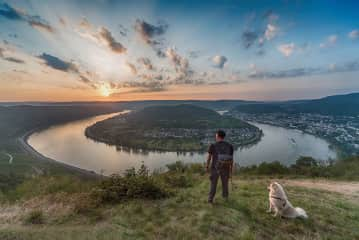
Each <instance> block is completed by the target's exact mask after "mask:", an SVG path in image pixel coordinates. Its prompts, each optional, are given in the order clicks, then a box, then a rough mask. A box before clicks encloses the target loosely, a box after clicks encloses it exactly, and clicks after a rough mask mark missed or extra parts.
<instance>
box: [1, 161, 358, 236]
mask: <svg viewBox="0 0 359 240" xmlns="http://www.w3.org/2000/svg"><path fill="white" fill-rule="evenodd" d="M357 160H358V159H357ZM169 169H170V171H169V172H167V173H161V174H155V175H148V172H147V170H146V168H141V169H139V170H138V171H135V170H129V171H128V172H127V174H126V175H125V176H112V177H111V178H106V179H103V180H101V181H83V180H80V179H78V178H74V177H64V176H58V177H55V176H42V177H36V178H33V179H32V180H29V181H27V182H24V183H23V184H21V185H19V186H18V187H17V188H16V189H15V190H13V191H10V192H8V193H7V194H6V195H3V197H2V199H3V203H2V205H0V206H1V208H0V216H1V218H0V239H4V240H7V239H9V240H10V239H24V240H32V239H34V240H35V239H36V240H47V239H49V240H50V239H51V240H56V239H74V240H82V239H87V240H92V239H96V240H97V239H98V240H100V239H106V240H111V239H308V240H309V239H358V238H359V229H358V227H357V226H358V224H359V205H358V199H359V196H358V195H350V194H340V193H335V192H329V191H325V190H320V189H316V188H307V187H300V186H297V185H295V184H294V183H295V181H299V182H302V181H304V180H302V179H299V180H293V181H292V180H290V179H289V180H288V177H289V178H290V176H288V175H286V174H276V175H272V174H269V175H268V174H266V173H265V172H261V171H259V172H258V174H260V175H243V176H242V175H241V174H240V175H236V176H234V179H233V188H232V189H231V190H230V199H229V201H227V202H226V201H223V200H222V199H221V197H220V191H221V189H220V188H219V189H218V192H219V194H218V195H217V198H216V202H215V204H214V205H213V206H211V205H209V204H208V203H207V202H206V198H207V193H208V187H209V182H208V175H206V174H204V172H203V166H201V165H183V164H181V163H176V164H172V165H170V166H169ZM240 171H241V170H240ZM272 178H277V179H278V178H280V180H279V181H280V182H281V183H282V184H284V186H285V189H286V190H287V193H288V197H289V199H290V201H291V202H292V204H293V205H294V206H300V207H302V208H304V209H305V210H306V211H307V213H308V215H309V219H307V220H302V219H295V220H288V219H280V218H274V217H273V216H272V215H270V214H268V213H266V210H267V209H268V192H267V189H266V186H267V185H268V183H269V182H270V181H271V179H272ZM284 178H286V179H287V180H284ZM344 184H346V183H344V182H343V186H344ZM9 199H11V200H12V203H7V201H9ZM14 200H16V203H14Z"/></svg>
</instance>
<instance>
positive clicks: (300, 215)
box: [295, 207, 308, 218]
mask: <svg viewBox="0 0 359 240" xmlns="http://www.w3.org/2000/svg"><path fill="white" fill-rule="evenodd" d="M295 211H296V212H297V214H298V217H302V218H308V215H307V213H306V212H305V211H304V209H303V208H300V207H296V208H295Z"/></svg>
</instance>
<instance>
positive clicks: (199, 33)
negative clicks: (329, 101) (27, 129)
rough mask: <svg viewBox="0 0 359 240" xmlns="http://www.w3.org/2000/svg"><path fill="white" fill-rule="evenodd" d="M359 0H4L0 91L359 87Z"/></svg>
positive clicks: (158, 95)
mask: <svg viewBox="0 0 359 240" xmlns="http://www.w3.org/2000/svg"><path fill="white" fill-rule="evenodd" d="M357 9H359V3H358V2H357V1H340V2H339V1H324V0H322V1H321V0H318V1H285V0H280V1H265V2H264V1H244V0H243V1H241V0H238V1H235V0H227V1H205V2H204V1H187V0H186V1H115V0H96V1H85V0H75V1H55V0H49V1H46V3H45V2H44V1H40V0H37V1H35V0H30V1H25V0H16V1H15V0H9V1H2V0H0V29H1V31H0V101H99V100H104V101H107V100H108V101H118V100H145V99H252V100H285V99H304V98H319V97H323V96H327V95H334V94H343V93H350V92H355V91H359V79H358V73H359V12H358V11H357Z"/></svg>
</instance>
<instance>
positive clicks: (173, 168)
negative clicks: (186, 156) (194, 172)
mask: <svg viewBox="0 0 359 240" xmlns="http://www.w3.org/2000/svg"><path fill="white" fill-rule="evenodd" d="M166 167H167V168H168V171H170V172H182V173H183V172H185V171H186V170H187V169H188V166H187V165H186V164H184V163H183V162H181V161H177V162H175V163H170V164H167V165H166Z"/></svg>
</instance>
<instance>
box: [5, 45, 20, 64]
mask: <svg viewBox="0 0 359 240" xmlns="http://www.w3.org/2000/svg"><path fill="white" fill-rule="evenodd" d="M4 52H5V49H3V48H0V59H3V60H5V61H8V62H13V63H20V64H22V63H25V61H24V60H21V59H19V58H15V57H11V56H10V57H6V56H5V55H4Z"/></svg>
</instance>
